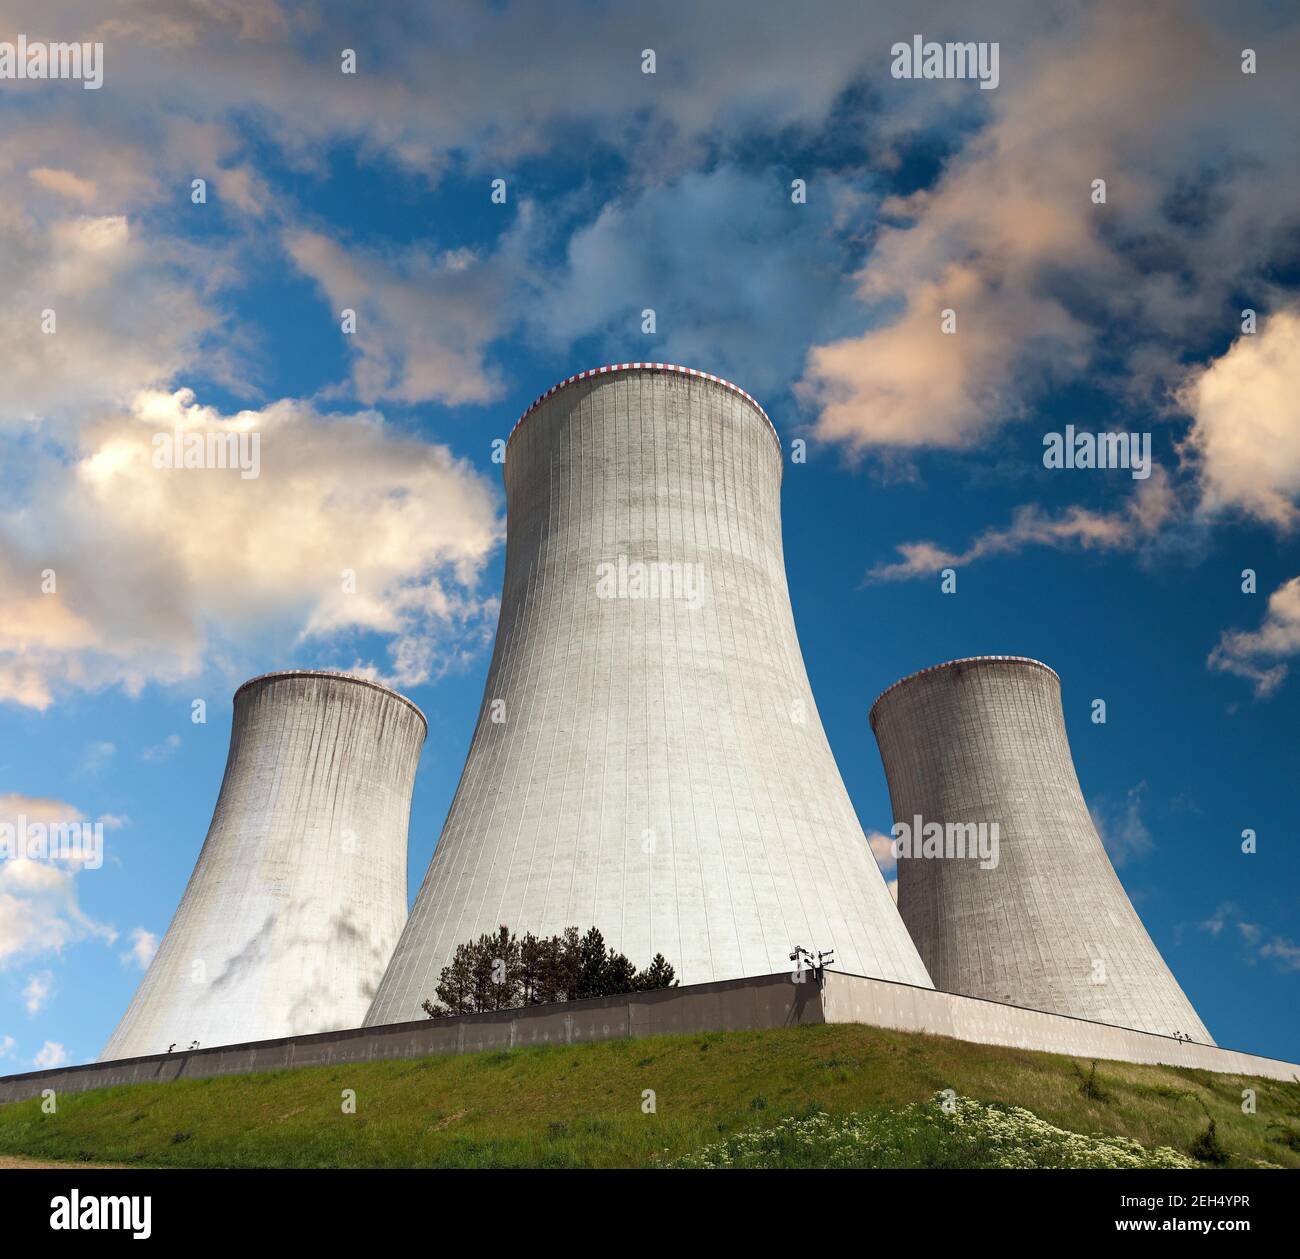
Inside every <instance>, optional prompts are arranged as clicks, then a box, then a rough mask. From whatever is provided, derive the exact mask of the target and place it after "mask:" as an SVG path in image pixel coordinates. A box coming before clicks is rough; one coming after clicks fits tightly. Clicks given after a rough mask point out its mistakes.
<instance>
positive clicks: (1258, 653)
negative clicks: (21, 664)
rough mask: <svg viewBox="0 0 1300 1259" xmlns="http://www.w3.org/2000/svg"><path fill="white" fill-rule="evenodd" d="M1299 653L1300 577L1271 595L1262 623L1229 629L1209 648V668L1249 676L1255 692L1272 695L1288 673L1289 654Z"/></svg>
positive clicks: (1259, 695)
mask: <svg viewBox="0 0 1300 1259" xmlns="http://www.w3.org/2000/svg"><path fill="white" fill-rule="evenodd" d="M1297 653H1300V577H1292V578H1291V580H1290V581H1287V582H1284V583H1283V584H1282V585H1280V586H1279V587H1278V588H1277V589H1276V590H1275V591H1273V593H1272V594H1271V595H1269V597H1268V609H1267V611H1266V612H1265V613H1264V620H1263V623H1262V624H1261V625H1260V627H1259V628H1258V629H1254V630H1226V631H1225V632H1224V634H1223V636H1222V637H1221V638H1220V639H1219V642H1218V645H1217V646H1216V647H1215V648H1214V650H1213V651H1212V652H1210V656H1209V660H1208V661H1207V663H1208V664H1209V666H1210V668H1212V669H1218V670H1220V671H1221V672H1224V673H1231V674H1235V675H1236V676H1237V677H1241V678H1246V679H1247V680H1248V681H1249V682H1250V683H1251V684H1252V685H1253V687H1254V691H1255V694H1256V696H1258V697H1259V698H1264V697H1265V696H1268V695H1271V694H1272V693H1273V692H1274V691H1275V690H1277V688H1278V687H1279V686H1280V685H1281V683H1282V681H1283V679H1285V677H1286V675H1287V670H1288V665H1287V664H1286V663H1285V662H1286V660H1287V658H1288V657H1290V656H1294V655H1296V654H1297Z"/></svg>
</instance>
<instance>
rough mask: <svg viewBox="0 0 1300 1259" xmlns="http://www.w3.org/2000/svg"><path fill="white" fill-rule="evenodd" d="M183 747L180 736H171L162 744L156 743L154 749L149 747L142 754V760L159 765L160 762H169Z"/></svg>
mask: <svg viewBox="0 0 1300 1259" xmlns="http://www.w3.org/2000/svg"><path fill="white" fill-rule="evenodd" d="M180 745H181V736H180V735H178V734H169V735H168V736H167V737H166V738H165V739H164V740H163V741H162V742H161V743H155V744H154V745H153V746H152V747H147V748H145V750H144V751H143V752H141V753H140V759H141V760H143V761H148V762H150V763H151V764H157V763H158V762H159V761H166V760H169V759H170V758H171V757H172V755H173V754H174V753H175V751H176V749H177V748H178V747H180Z"/></svg>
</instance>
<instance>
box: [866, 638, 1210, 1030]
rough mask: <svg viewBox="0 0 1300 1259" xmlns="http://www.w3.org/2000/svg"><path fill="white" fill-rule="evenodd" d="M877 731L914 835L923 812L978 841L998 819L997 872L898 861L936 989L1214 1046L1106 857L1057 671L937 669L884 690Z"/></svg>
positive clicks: (894, 795) (961, 663) (908, 919)
mask: <svg viewBox="0 0 1300 1259" xmlns="http://www.w3.org/2000/svg"><path fill="white" fill-rule="evenodd" d="M871 728H872V729H873V730H874V731H875V734H876V740H877V742H878V743H879V744H880V753H881V756H882V757H883V759H884V763H885V775H886V777H887V778H888V780H889V794H890V798H891V800H892V803H893V808H894V819H895V822H897V823H903V824H906V825H907V826H908V827H909V828H911V838H912V842H913V844H915V843H916V840H917V836H916V834H915V832H916V830H917V828H918V819H919V820H920V821H919V825H920V827H922V828H924V826H925V825H927V824H929V823H939V824H941V825H943V826H944V827H945V830H947V828H948V827H949V825H950V824H952V826H953V827H954V828H963V827H964V828H967V829H965V830H964V831H962V830H956V829H955V830H953V832H952V834H953V838H954V840H956V841H958V842H965V843H967V844H968V837H969V836H970V835H971V832H970V830H969V827H970V826H971V825H972V824H973V825H975V826H978V825H979V824H980V823H985V824H992V823H994V822H996V823H997V825H998V837H999V843H998V849H997V858H998V860H997V864H996V865H993V866H991V867H990V868H987V869H986V868H983V865H982V863H981V861H979V860H978V859H973V858H971V857H969V856H968V857H965V858H962V857H956V856H951V855H950V856H945V857H937V856H929V857H926V856H922V857H917V856H915V855H913V856H911V857H910V858H907V859H903V858H900V860H899V863H898V908H899V910H900V911H901V912H902V915H903V921H904V922H905V923H906V924H907V929H908V931H910V932H911V934H912V939H913V940H915V941H916V944H917V947H918V948H919V949H920V951H921V957H922V958H923V959H924V960H925V964H926V966H928V967H929V969H930V974H931V976H932V977H933V979H934V982H935V986H936V987H937V988H939V989H941V990H942V991H945V992H956V993H962V994H964V995H966V996H971V997H984V998H987V999H989V1000H993V1001H1005V1002H1009V1003H1010V1004H1012V1005H1018V1006H1027V1007H1029V1008H1031V1009H1035V1010H1048V1011H1051V1012H1052V1013H1055V1014H1069V1015H1073V1016H1075V1017H1076V1018H1083V1019H1092V1020H1095V1021H1096V1022H1100V1023H1112V1024H1117V1025H1119V1026H1122V1027H1130V1028H1136V1029H1138V1030H1141V1031H1148V1032H1157V1033H1161V1034H1164V1035H1172V1034H1174V1033H1175V1032H1178V1033H1182V1034H1183V1035H1184V1036H1190V1037H1191V1038H1192V1039H1193V1040H1197V1041H1200V1042H1202V1043H1203V1044H1209V1045H1212V1044H1213V1043H1214V1042H1213V1041H1212V1040H1211V1039H1210V1034H1209V1032H1207V1031H1206V1030H1205V1026H1204V1024H1202V1022H1201V1020H1200V1019H1199V1018H1198V1017H1197V1014H1196V1011H1195V1010H1194V1009H1193V1008H1192V1005H1191V1002H1189V1001H1188V1000H1187V998H1186V996H1184V994H1183V990H1182V989H1181V988H1180V987H1179V986H1178V982H1177V980H1175V979H1174V977H1173V975H1172V974H1170V972H1169V968H1168V967H1167V966H1166V965H1165V963H1164V959H1163V958H1161V956H1160V954H1159V952H1158V951H1157V949H1156V946H1155V945H1154V944H1153V943H1152V941H1151V938H1150V936H1148V935H1147V933H1146V930H1145V929H1144V928H1143V926H1142V923H1141V920H1140V919H1139V918H1138V916H1137V913H1136V912H1135V911H1134V909H1133V906H1132V905H1131V904H1130V902H1129V899H1128V897H1127V895H1125V893H1124V888H1123V887H1122V885H1121V884H1120V881H1119V879H1118V877H1117V876H1116V874H1115V871H1114V869H1113V868H1112V867H1111V864H1110V860H1109V859H1108V858H1107V856H1106V850H1105V849H1104V848H1103V846H1102V842H1101V839H1100V837H1099V836H1098V834H1097V828H1096V827H1095V826H1094V825H1093V821H1092V818H1091V816H1090V815H1089V813H1088V806H1087V805H1086V804H1085V803H1084V799H1083V793H1082V791H1081V790H1080V788H1079V779H1078V776H1077V775H1076V774H1075V770H1074V762H1073V760H1072V759H1071V756H1070V746H1069V743H1068V741H1067V739H1066V734H1065V720H1064V717H1063V715H1062V712H1061V680H1060V678H1059V677H1057V675H1056V673H1055V672H1054V671H1053V670H1051V669H1049V668H1048V667H1047V666H1046V665H1045V664H1040V663H1039V662H1038V661H1036V660H1026V659H1023V658H1021V657H1018V656H978V657H975V658H974V659H970V660H953V661H951V662H949V663H948V664H941V665H937V666H935V667H934V668H932V669H924V670H922V671H921V672H920V673H916V674H913V675H912V676H911V677H907V678H904V679H903V680H902V681H901V682H896V683H895V684H894V685H893V686H891V687H890V688H889V689H888V690H887V691H885V693H884V694H883V695H881V696H880V698H879V699H877V700H876V702H875V704H874V705H873V706H872V709H871ZM987 833H988V834H990V835H991V833H992V828H991V825H990V826H989V830H988V832H987ZM933 834H935V835H936V836H937V832H936V833H933ZM913 851H914V853H915V849H914V850H913Z"/></svg>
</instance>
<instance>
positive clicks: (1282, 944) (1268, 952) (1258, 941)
mask: <svg viewBox="0 0 1300 1259" xmlns="http://www.w3.org/2000/svg"><path fill="white" fill-rule="evenodd" d="M1196 925H1197V926H1198V927H1200V929H1201V930H1202V931H1206V932H1208V933H1209V934H1210V935H1212V936H1214V937H1215V938H1216V939H1217V938H1218V937H1220V936H1222V935H1223V932H1224V929H1225V928H1227V927H1229V926H1235V927H1236V928H1237V935H1238V938H1239V939H1240V940H1241V942H1242V944H1243V945H1245V946H1246V948H1247V950H1248V952H1247V953H1246V960H1247V961H1249V962H1251V963H1254V962H1255V961H1257V960H1258V959H1260V958H1263V959H1264V960H1265V961H1268V962H1271V963H1272V964H1273V965H1274V966H1275V967H1276V968H1277V969H1278V970H1280V971H1300V944H1297V943H1296V942H1295V941H1294V940H1292V939H1290V938H1289V937H1288V936H1283V935H1278V934H1277V933H1276V932H1273V931H1269V930H1267V929H1266V928H1264V927H1262V926H1260V925H1259V924H1258V923H1255V922H1250V921H1248V920H1247V919H1245V918H1243V917H1242V915H1241V908H1240V906H1239V905H1237V904H1236V903H1235V902H1234V901H1224V902H1223V904H1221V905H1220V906H1219V907H1218V908H1217V909H1216V910H1215V911H1214V913H1213V914H1212V915H1211V916H1210V917H1209V918H1207V919H1206V920H1205V921H1204V922H1200V923H1197V924H1196Z"/></svg>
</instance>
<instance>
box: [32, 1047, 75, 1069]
mask: <svg viewBox="0 0 1300 1259" xmlns="http://www.w3.org/2000/svg"><path fill="white" fill-rule="evenodd" d="M67 1061H68V1051H67V1049H66V1048H65V1047H64V1046H63V1045H62V1044H60V1043H59V1042H58V1041H57V1040H47V1041H46V1042H45V1044H43V1045H42V1046H41V1047H40V1049H39V1050H37V1053H36V1057H35V1058H33V1059H32V1065H33V1066H34V1067H38V1068H40V1069H41V1070H43V1071H49V1070H52V1069H53V1068H54V1067H62V1066H64V1065H65V1064H66V1063H67Z"/></svg>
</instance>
